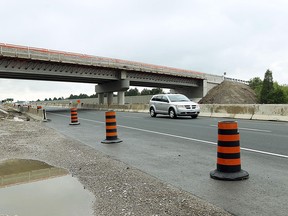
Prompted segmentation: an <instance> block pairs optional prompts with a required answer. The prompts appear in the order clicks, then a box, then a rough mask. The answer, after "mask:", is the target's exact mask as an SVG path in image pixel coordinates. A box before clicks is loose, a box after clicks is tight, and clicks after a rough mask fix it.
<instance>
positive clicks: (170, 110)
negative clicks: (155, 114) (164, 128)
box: [169, 108, 177, 119]
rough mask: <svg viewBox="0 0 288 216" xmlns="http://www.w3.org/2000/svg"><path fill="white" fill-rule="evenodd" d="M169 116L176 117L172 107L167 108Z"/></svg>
mask: <svg viewBox="0 0 288 216" xmlns="http://www.w3.org/2000/svg"><path fill="white" fill-rule="evenodd" d="M169 117H170V118H172V119H174V118H177V115H176V113H175V110H174V109H173V108H170V109H169Z"/></svg>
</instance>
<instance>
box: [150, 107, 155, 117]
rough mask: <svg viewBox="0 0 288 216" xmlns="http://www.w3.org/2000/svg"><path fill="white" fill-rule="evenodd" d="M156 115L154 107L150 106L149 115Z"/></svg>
mask: <svg viewBox="0 0 288 216" xmlns="http://www.w3.org/2000/svg"><path fill="white" fill-rule="evenodd" d="M156 115H157V114H156V113H155V110H154V108H153V107H151V108H150V116H151V117H156Z"/></svg>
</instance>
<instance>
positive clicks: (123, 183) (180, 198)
mask: <svg viewBox="0 0 288 216" xmlns="http://www.w3.org/2000/svg"><path fill="white" fill-rule="evenodd" d="M0 108H1V107H0ZM17 115H18V114H17ZM8 116H9V118H8ZM8 116H7V115H6V114H3V113H1V112H0V149H1V151H0V158H1V159H0V162H1V161H3V160H6V159H14V158H17V159H33V160H40V161H43V162H46V163H48V164H50V165H52V166H56V167H61V168H65V169H67V170H68V171H69V172H70V173H71V174H72V175H73V176H74V177H76V178H78V180H79V181H80V182H81V183H82V184H83V186H84V187H85V188H86V189H87V190H89V191H90V192H91V193H93V195H94V196H95V202H94V203H93V204H91V208H92V209H93V211H94V215H96V216H101V215H103V216H104V215H105V216H109V215H111V216H118V215H120V216H121V215H139V216H156V215H158V216H160V215H161V216H162V215H171V216H182V215H191V216H192V215H201V216H203V215H211V216H212V215H213V216H217V215H218V216H220V215H230V214H229V213H227V212H226V211H224V210H223V209H221V208H218V207H216V206H214V205H212V204H209V203H207V202H206V201H204V200H201V199H199V198H197V197H195V196H193V195H192V194H190V193H188V192H185V191H183V190H181V189H179V188H176V187H174V186H172V185H169V184H166V183H165V182H162V181H160V180H159V179H157V178H154V177H153V176H150V175H148V174H146V173H143V172H141V171H140V170H138V169H136V168H133V167H131V166H129V165H127V164H125V163H122V162H120V161H116V160H114V159H111V158H109V157H108V156H106V155H104V154H102V153H101V152H98V151H96V150H95V149H93V148H91V147H89V146H86V145H84V144H83V143H80V142H78V141H75V140H72V139H70V138H67V137H65V136H64V135H62V134H60V133H58V132H56V131H54V130H53V129H50V128H47V127H45V125H44V124H45V123H43V122H39V121H33V120H32V119H31V120H30V121H27V118H26V121H18V120H17V119H16V120H15V119H14V120H13V115H12V114H11V113H10V114H9V115H8ZM18 119H19V118H18ZM22 119H23V120H25V117H22ZM0 215H1V209H0Z"/></svg>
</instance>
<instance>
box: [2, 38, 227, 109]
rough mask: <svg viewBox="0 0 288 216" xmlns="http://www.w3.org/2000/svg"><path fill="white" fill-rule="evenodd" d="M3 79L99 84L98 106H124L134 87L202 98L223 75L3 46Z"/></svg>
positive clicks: (46, 50) (54, 51) (96, 88)
mask: <svg viewBox="0 0 288 216" xmlns="http://www.w3.org/2000/svg"><path fill="white" fill-rule="evenodd" d="M0 78H11V79H29V80H46V81H64V82H79V83H92V84H97V85H96V86H95V91H96V93H97V94H98V95H99V97H98V99H99V104H104V103H105V102H104V93H107V104H112V103H113V92H118V101H117V102H118V104H120V105H121V104H124V103H125V98H124V93H125V91H127V90H128V89H129V87H130V85H131V86H143V87H156V88H169V89H171V90H172V91H174V92H176V93H183V94H185V95H187V96H188V97H189V98H202V97H203V96H205V95H206V93H207V92H208V91H209V90H210V89H211V88H213V87H214V86H216V85H218V84H220V83H221V82H222V81H223V79H224V78H223V76H218V75H212V74H206V73H201V72H197V71H192V70H184V69H177V68H172V67H165V66H158V65H152V64H146V63H140V62H133V61H127V60H120V59H113V58H106V57H98V56H92V55H85V54H78V53H71V52H63V51H56V50H50V49H42V48H34V47H27V46H18V45H12V44H4V43H0Z"/></svg>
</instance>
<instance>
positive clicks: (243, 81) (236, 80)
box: [224, 77, 249, 85]
mask: <svg viewBox="0 0 288 216" xmlns="http://www.w3.org/2000/svg"><path fill="white" fill-rule="evenodd" d="M224 80H228V81H233V82H239V83H243V84H246V85H249V82H248V81H246V80H240V79H234V78H230V77H224Z"/></svg>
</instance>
